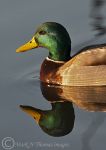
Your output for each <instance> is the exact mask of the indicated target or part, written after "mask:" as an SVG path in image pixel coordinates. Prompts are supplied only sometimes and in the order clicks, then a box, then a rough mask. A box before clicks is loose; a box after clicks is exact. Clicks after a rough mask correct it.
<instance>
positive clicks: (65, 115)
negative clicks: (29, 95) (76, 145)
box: [20, 85, 75, 137]
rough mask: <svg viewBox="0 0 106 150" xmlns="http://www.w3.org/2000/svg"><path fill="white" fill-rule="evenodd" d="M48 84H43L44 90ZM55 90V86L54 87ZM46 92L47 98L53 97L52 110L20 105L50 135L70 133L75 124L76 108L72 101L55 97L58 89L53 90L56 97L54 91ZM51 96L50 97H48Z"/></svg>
mask: <svg viewBox="0 0 106 150" xmlns="http://www.w3.org/2000/svg"><path fill="white" fill-rule="evenodd" d="M47 87H48V86H44V85H42V86H41V89H42V92H44V91H43V90H45V89H46V88H47ZM54 90H55V88H54ZM46 92H47V93H45V94H46V95H48V96H46V97H45V98H47V100H49V101H50V99H51V101H52V102H51V106H52V109H51V110H41V109H38V108H35V107H31V106H23V105H20V108H21V109H22V110H23V111H24V112H26V113H28V114H29V115H30V116H32V117H33V118H34V119H35V120H36V121H37V123H38V125H39V126H40V127H41V129H42V130H43V131H44V132H45V133H47V134H48V135H51V136H55V137H59V136H64V135H67V134H68V133H70V132H71V131H72V129H73V126H74V119H75V116H74V109H73V105H72V103H71V102H68V101H62V100H60V98H59V101H58V100H57V98H56V99H54V100H55V101H53V98H55V95H56V92H57V90H56V91H52V92H53V93H54V97H52V95H53V93H49V92H50V91H49V90H48V91H46ZM48 97H49V99H48Z"/></svg>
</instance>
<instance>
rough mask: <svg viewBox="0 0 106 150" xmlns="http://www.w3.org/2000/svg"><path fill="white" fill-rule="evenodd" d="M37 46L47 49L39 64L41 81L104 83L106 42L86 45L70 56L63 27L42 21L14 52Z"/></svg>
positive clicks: (88, 84)
mask: <svg viewBox="0 0 106 150" xmlns="http://www.w3.org/2000/svg"><path fill="white" fill-rule="evenodd" d="M37 47H45V48H47V49H48V50H49V56H48V57H47V58H46V59H45V60H44V62H43V64H42V66H41V71H40V79H41V81H43V82H46V83H50V84H58V85H67V86H92V85H106V45H103V44H102V45H97V46H91V47H86V48H85V49H83V50H81V52H80V53H78V54H77V55H75V56H74V57H72V58H71V57H70V51H71V40H70V37H69V34H68V32H67V31H66V29H65V28H64V27H63V26H62V25H60V24H58V23H55V22H46V23H43V24H42V25H41V26H40V27H39V28H38V30H37V31H36V33H35V35H34V36H33V38H32V39H31V40H30V41H29V42H28V43H26V44H25V45H23V46H21V47H20V48H18V49H17V50H16V52H25V51H27V50H29V49H33V48H37Z"/></svg>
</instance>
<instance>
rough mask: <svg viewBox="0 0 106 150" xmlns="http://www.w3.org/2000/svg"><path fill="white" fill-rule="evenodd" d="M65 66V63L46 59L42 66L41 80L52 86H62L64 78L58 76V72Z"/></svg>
mask: <svg viewBox="0 0 106 150" xmlns="http://www.w3.org/2000/svg"><path fill="white" fill-rule="evenodd" d="M63 64H64V62H60V61H53V60H50V59H49V58H46V59H45V60H44V61H43V63H42V65H41V70H40V80H41V81H42V82H46V83H51V84H62V78H61V76H60V74H58V70H59V68H60V67H61V66H62V65H63Z"/></svg>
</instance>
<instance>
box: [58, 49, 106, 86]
mask: <svg viewBox="0 0 106 150" xmlns="http://www.w3.org/2000/svg"><path fill="white" fill-rule="evenodd" d="M58 72H59V73H60V74H61V78H62V84H63V85H69V86H96V85H106V46H101V47H98V48H97V47H96V48H95V47H94V48H90V49H88V50H86V51H82V52H81V53H79V54H78V55H76V56H74V57H73V58H72V59H71V60H70V61H68V62H67V63H65V64H64V65H63V66H62V67H60V69H59V71H58Z"/></svg>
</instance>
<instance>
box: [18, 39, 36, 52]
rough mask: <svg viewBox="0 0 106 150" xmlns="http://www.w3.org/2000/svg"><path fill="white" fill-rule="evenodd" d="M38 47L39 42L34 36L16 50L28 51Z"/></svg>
mask: <svg viewBox="0 0 106 150" xmlns="http://www.w3.org/2000/svg"><path fill="white" fill-rule="evenodd" d="M36 47H38V43H37V42H36V41H35V39H34V37H33V38H32V39H31V40H30V41H29V42H27V43H26V44H24V45H22V46H20V47H19V48H17V49H16V52H17V53H19V52H26V51H28V50H31V49H33V48H36Z"/></svg>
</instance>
